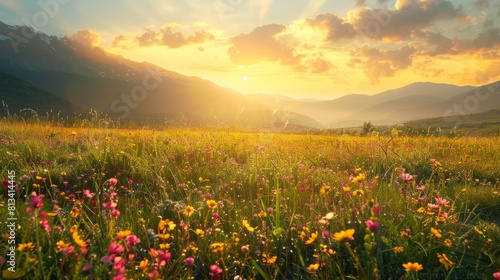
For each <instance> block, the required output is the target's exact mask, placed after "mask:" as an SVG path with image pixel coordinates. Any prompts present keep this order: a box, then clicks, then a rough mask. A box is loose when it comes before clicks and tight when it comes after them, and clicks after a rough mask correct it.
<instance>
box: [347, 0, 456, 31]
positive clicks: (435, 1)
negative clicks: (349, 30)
mask: <svg viewBox="0 0 500 280" xmlns="http://www.w3.org/2000/svg"><path fill="white" fill-rule="evenodd" d="M464 16H465V14H464V13H463V11H462V7H460V6H459V7H455V6H454V5H453V3H452V2H451V1H447V0H423V1H418V0H398V1H397V2H396V6H395V9H370V8H365V7H363V8H358V9H356V10H354V11H351V12H350V13H349V23H351V24H352V25H353V26H354V28H355V29H356V30H358V31H360V32H363V33H364V34H365V35H367V36H368V37H370V38H372V39H399V40H401V39H407V38H410V37H411V36H412V34H414V33H415V32H419V31H421V30H423V29H425V28H428V27H429V26H431V25H432V24H433V23H435V22H437V21H440V20H450V19H459V18H462V17H464Z"/></svg>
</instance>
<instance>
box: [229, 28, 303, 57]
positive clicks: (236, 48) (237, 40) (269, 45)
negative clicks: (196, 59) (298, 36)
mask: <svg viewBox="0 0 500 280" xmlns="http://www.w3.org/2000/svg"><path fill="white" fill-rule="evenodd" d="M285 29H286V27H285V26H283V25H279V24H269V25H264V26H260V27H257V28H255V29H254V30H253V31H252V32H250V33H249V34H240V35H237V36H234V37H232V38H230V39H229V42H230V43H231V44H232V45H233V46H232V47H230V48H229V49H228V51H227V53H228V54H229V57H230V59H231V61H232V62H233V63H234V64H238V65H252V64H257V63H259V62H260V61H262V60H268V61H279V62H281V63H282V64H285V65H292V64H296V63H298V62H299V60H300V58H299V57H298V56H297V55H296V54H295V52H294V48H292V47H290V46H287V45H286V44H285V43H284V42H280V41H279V40H278V39H277V35H278V34H280V33H281V32H283V31H284V30H285Z"/></svg>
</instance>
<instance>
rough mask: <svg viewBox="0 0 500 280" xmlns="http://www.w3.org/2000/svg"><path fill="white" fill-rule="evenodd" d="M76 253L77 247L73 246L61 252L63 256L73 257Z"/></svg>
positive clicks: (62, 249)
mask: <svg viewBox="0 0 500 280" xmlns="http://www.w3.org/2000/svg"><path fill="white" fill-rule="evenodd" d="M74 251H75V247H73V246H68V247H66V248H61V249H60V250H59V252H61V253H63V255H65V256H68V255H71V253H73V252H74Z"/></svg>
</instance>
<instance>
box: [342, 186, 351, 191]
mask: <svg viewBox="0 0 500 280" xmlns="http://www.w3.org/2000/svg"><path fill="white" fill-rule="evenodd" d="M342 190H344V191H345V192H350V191H351V187H342Z"/></svg>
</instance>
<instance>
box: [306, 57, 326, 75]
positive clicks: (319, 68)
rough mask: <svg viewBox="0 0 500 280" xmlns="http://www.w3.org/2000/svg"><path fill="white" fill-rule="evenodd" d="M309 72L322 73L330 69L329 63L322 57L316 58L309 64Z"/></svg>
mask: <svg viewBox="0 0 500 280" xmlns="http://www.w3.org/2000/svg"><path fill="white" fill-rule="evenodd" d="M310 68H311V73H315V74H318V73H324V72H327V71H328V70H330V63H329V62H328V61H327V60H325V59H323V58H320V57H318V58H316V59H315V60H313V61H312V62H311V64H310Z"/></svg>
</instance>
